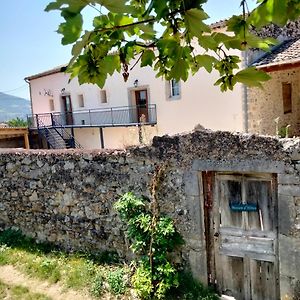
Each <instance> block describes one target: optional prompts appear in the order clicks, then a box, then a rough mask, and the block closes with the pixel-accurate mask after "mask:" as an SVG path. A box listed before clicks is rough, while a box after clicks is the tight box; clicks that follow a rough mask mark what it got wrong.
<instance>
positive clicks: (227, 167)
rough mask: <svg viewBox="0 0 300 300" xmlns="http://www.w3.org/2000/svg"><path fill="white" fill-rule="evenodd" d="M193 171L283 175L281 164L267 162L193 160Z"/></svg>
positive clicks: (283, 166) (283, 165)
mask: <svg viewBox="0 0 300 300" xmlns="http://www.w3.org/2000/svg"><path fill="white" fill-rule="evenodd" d="M192 169H193V170H194V171H228V172H248V173H250V172H251V173H285V170H286V166H285V164H284V163H283V162H278V161H269V160H255V159H253V160H247V159H244V160H235V159H231V160H213V161H212V160H208V159H207V160H195V161H194V162H193V166H192Z"/></svg>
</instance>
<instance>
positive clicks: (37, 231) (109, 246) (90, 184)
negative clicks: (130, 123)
mask: <svg viewBox="0 0 300 300" xmlns="http://www.w3.org/2000/svg"><path fill="white" fill-rule="evenodd" d="M298 152H300V140H298V139H290V140H278V139H274V138H270V137H261V136H256V135H238V134H231V133H228V132H209V131H196V132H193V133H190V134H186V135H177V136H173V137H168V136H164V137H156V138H154V140H153V144H152V146H150V147H139V148H130V149H128V150H124V151H106V152H99V151H82V150H65V151H57V150H51V151H46V150H43V151H41V150H31V151H25V150H14V151H12V150H10V151H8V150H2V151H1V152H0V188H1V193H0V226H1V227H2V228H9V227H14V228H19V229H21V230H22V231H23V232H24V233H25V234H28V235H30V236H33V237H35V238H36V239H38V240H40V241H50V242H53V243H55V244H57V245H60V246H61V247H63V248H66V249H68V250H71V249H77V250H92V251H104V250H111V251H112V250H115V251H117V252H118V254H119V255H120V256H121V257H123V258H130V251H129V246H128V241H127V240H126V238H125V236H124V229H125V227H124V225H123V224H122V223H121V222H120V220H119V218H118V215H117V213H116V211H115V210H114V209H113V204H114V202H115V201H116V200H117V199H118V198H119V197H120V196H121V195H122V194H123V193H125V192H127V191H133V192H135V193H136V194H137V195H144V196H148V197H150V195H149V184H150V181H151V177H152V175H153V173H154V170H155V168H156V167H157V166H158V165H161V164H162V163H165V162H167V163H168V169H167V172H166V175H165V179H164V181H163V183H162V186H161V189H160V193H159V196H160V197H159V198H160V207H161V211H162V213H165V214H168V215H169V216H170V217H172V218H173V219H174V220H175V223H176V226H177V228H178V230H179V232H180V233H181V235H182V236H183V238H184V240H185V244H184V245H183V247H182V248H181V249H180V250H179V251H178V252H177V255H176V257H175V258H174V259H176V261H177V262H181V263H184V264H185V266H186V267H189V268H190V269H191V271H192V272H193V274H194V276H195V277H196V278H198V279H200V280H202V281H203V282H207V260H206V244H205V237H204V235H205V229H204V219H203V192H202V187H201V186H202V182H201V176H200V174H201V172H202V171H229V172H240V173H243V172H245V173H254V174H256V173H272V174H277V178H278V203H279V210H278V217H279V230H278V233H279V272H280V292H281V296H282V299H293V296H294V295H295V293H296V292H295V291H296V290H297V286H298V285H299V282H300V200H299V199H300V165H299V166H298V160H299V161H300V155H298ZM286 296H287V297H289V298H284V297H286Z"/></svg>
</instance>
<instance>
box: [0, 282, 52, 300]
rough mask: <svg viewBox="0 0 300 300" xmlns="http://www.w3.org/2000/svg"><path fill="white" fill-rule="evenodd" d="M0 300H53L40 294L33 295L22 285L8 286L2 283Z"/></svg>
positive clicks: (0, 285)
mask: <svg viewBox="0 0 300 300" xmlns="http://www.w3.org/2000/svg"><path fill="white" fill-rule="evenodd" d="M0 299H11V300H51V298H49V297H47V296H45V295H43V294H39V293H31V292H30V291H29V289H28V288H26V287H24V286H21V285H8V284H4V283H3V282H1V281H0Z"/></svg>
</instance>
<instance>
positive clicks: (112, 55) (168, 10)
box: [46, 0, 300, 91]
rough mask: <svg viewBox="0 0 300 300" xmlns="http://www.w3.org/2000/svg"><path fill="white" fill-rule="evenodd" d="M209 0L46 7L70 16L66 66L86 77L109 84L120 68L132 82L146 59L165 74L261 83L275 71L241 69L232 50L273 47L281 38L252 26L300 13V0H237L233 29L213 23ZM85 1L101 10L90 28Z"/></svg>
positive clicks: (229, 85) (118, 0)
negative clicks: (251, 4) (251, 0)
mask: <svg viewBox="0 0 300 300" xmlns="http://www.w3.org/2000/svg"><path fill="white" fill-rule="evenodd" d="M208 1H214V0H165V1H162V0H54V1H52V2H50V3H49V4H48V6H47V7H46V11H51V10H59V11H60V13H61V16H62V17H63V19H64V22H63V23H61V24H60V25H59V27H58V33H60V34H62V36H63V37H62V44H64V45H67V44H73V48H72V59H71V61H70V62H69V65H68V68H67V71H68V72H69V73H71V78H73V77H75V76H78V79H79V83H80V84H82V83H95V84H97V85H99V86H100V87H103V86H104V84H105V81H106V78H107V76H108V75H112V74H113V73H114V72H115V71H117V72H121V73H122V75H123V77H124V80H125V81H126V80H127V79H128V76H129V73H130V70H132V69H133V68H134V67H135V66H136V65H137V64H138V63H139V62H140V66H141V67H145V66H150V67H152V68H153V69H154V70H155V71H156V74H157V76H163V77H165V78H166V79H167V80H170V79H176V80H184V81H186V80H187V78H188V77H189V75H190V74H195V73H196V72H197V71H198V70H199V69H200V68H204V69H206V71H208V72H212V70H214V69H215V70H216V71H217V72H218V73H219V79H218V80H217V81H216V83H215V84H216V85H219V86H220V88H221V90H222V91H225V90H227V89H233V87H234V85H235V84H236V83H237V82H240V83H244V84H247V85H249V86H260V85H261V83H262V82H263V81H265V80H267V79H268V78H269V76H268V75H267V74H266V73H264V72H261V71H258V70H257V69H255V68H253V67H252V68H248V69H245V70H241V71H240V70H239V67H240V64H239V63H240V58H239V57H238V56H236V55H232V54H229V53H230V50H231V49H238V50H242V51H245V50H248V49H250V48H260V49H263V50H268V49H269V47H270V45H273V44H274V43H275V41H274V40H273V39H269V38H267V39H262V38H259V37H258V36H256V35H254V34H253V33H252V31H251V29H252V28H257V29H259V28H261V27H262V26H264V25H267V24H269V23H270V22H272V23H275V24H279V25H283V24H285V23H286V22H287V21H288V20H295V19H297V18H298V17H299V16H300V2H299V0H257V7H256V8H255V9H254V10H253V11H251V12H250V11H248V6H247V0H237V5H238V4H239V3H240V6H241V14H240V15H238V16H232V17H231V18H230V19H229V20H228V22H227V30H228V31H230V32H231V33H230V34H229V33H228V32H227V33H226V32H225V33H223V32H213V31H212V30H211V28H210V27H209V26H208V25H207V22H205V21H206V20H207V19H208V17H209V16H208V15H207V13H206V12H205V10H204V8H203V5H204V4H205V3H206V2H208ZM225 2H226V1H224V3H225ZM224 5H227V4H224ZM87 7H90V8H92V9H93V10H94V11H95V17H94V19H93V25H92V28H88V27H87V26H85V24H86V20H85V19H84V17H83V16H84V14H83V13H82V12H83V11H84V9H85V8H87ZM108 54H109V55H108Z"/></svg>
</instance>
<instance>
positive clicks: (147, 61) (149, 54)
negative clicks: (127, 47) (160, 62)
mask: <svg viewBox="0 0 300 300" xmlns="http://www.w3.org/2000/svg"><path fill="white" fill-rule="evenodd" d="M154 59H155V54H154V52H153V51H152V50H145V51H144V53H143V55H142V59H141V67H145V66H150V67H151V66H152V64H153V61H154Z"/></svg>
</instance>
